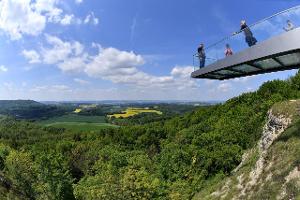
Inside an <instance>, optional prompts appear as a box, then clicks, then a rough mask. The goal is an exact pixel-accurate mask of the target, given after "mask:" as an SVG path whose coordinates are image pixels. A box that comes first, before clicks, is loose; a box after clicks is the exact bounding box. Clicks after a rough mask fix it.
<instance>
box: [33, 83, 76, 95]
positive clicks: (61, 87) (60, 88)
mask: <svg viewBox="0 0 300 200" xmlns="http://www.w3.org/2000/svg"><path fill="white" fill-rule="evenodd" d="M45 91H47V92H51V93H56V92H72V89H71V88H70V87H69V86H67V85H41V86H35V87H33V88H31V89H30V92H45Z"/></svg>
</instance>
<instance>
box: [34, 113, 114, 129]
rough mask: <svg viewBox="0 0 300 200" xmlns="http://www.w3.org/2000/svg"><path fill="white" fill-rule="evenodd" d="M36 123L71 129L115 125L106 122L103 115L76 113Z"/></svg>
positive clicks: (99, 127)
mask: <svg viewBox="0 0 300 200" xmlns="http://www.w3.org/2000/svg"><path fill="white" fill-rule="evenodd" d="M38 123H39V124H41V125H44V126H52V127H56V128H66V129H69V130H73V131H96V130H99V129H103V128H107V127H116V126H115V125H112V124H109V123H106V122H105V117H104V116H82V115H76V114H68V115H63V116H60V117H53V118H50V119H48V120H43V121H39V122H38Z"/></svg>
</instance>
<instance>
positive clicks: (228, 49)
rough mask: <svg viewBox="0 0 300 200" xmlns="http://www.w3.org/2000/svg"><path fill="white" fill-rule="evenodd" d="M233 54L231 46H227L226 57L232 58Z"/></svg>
mask: <svg viewBox="0 0 300 200" xmlns="http://www.w3.org/2000/svg"><path fill="white" fill-rule="evenodd" d="M232 54H233V51H232V49H231V48H230V45H229V44H226V49H225V56H231V55H232Z"/></svg>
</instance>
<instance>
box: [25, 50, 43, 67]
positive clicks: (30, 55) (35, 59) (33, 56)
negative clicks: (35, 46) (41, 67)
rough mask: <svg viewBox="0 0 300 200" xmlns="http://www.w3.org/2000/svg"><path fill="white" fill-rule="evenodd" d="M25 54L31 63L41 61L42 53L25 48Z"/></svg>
mask: <svg viewBox="0 0 300 200" xmlns="http://www.w3.org/2000/svg"><path fill="white" fill-rule="evenodd" d="M22 54H23V56H24V57H25V58H26V59H27V60H28V61H29V63H30V64H35V63H40V62H41V61H40V55H39V54H38V53H37V52H36V51H34V50H29V51H27V50H23V51H22Z"/></svg>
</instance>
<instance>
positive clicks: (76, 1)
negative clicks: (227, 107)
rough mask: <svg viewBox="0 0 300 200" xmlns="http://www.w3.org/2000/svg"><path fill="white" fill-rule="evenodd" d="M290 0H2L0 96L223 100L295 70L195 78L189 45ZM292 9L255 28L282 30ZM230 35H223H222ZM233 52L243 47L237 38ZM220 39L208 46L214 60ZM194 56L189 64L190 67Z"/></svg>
mask: <svg viewBox="0 0 300 200" xmlns="http://www.w3.org/2000/svg"><path fill="white" fill-rule="evenodd" d="M299 4H300V1H294V0H251V1H247V2H246V1H241V0H226V1H224V0H201V1H199V0H176V1H174V0H0V99H33V100H37V101H47V100H50V101H63V100H77V101H80V100H190V101H224V100H227V99H229V98H232V97H234V96H237V95H240V94H242V93H245V92H249V91H254V90H256V89H258V88H259V86H260V85H261V84H262V83H264V82H265V81H268V80H274V79H287V78H289V77H290V76H292V75H294V74H295V73H296V72H297V71H296V70H291V71H285V72H277V73H271V74H265V75H258V76H251V77H246V78H240V79H233V80H228V81H212V80H195V79H191V78H190V74H191V72H192V71H193V70H194V66H193V65H194V64H193V57H192V55H193V54H194V53H195V52H196V49H197V46H198V45H199V44H200V43H204V44H205V45H206V46H209V45H210V44H213V43H215V42H216V41H219V40H220V39H222V38H224V37H225V36H228V35H230V34H231V33H233V32H234V31H237V30H238V29H239V23H240V20H241V19H246V20H247V23H248V24H252V23H255V22H257V21H259V20H261V19H263V18H266V17H268V16H271V15H273V14H275V13H277V12H280V11H282V10H285V9H287V8H290V7H293V6H297V5H299ZM299 10H300V9H298V10H295V12H294V13H289V14H285V15H283V16H279V17H277V18H274V19H272V20H271V21H267V22H264V23H261V24H259V25H257V26H256V27H254V28H253V32H254V34H255V36H256V37H257V39H258V41H263V40H265V39H267V38H269V37H271V36H273V35H276V34H280V33H281V32H282V31H283V30H282V27H283V26H284V22H285V21H286V19H287V18H291V19H292V20H293V22H294V24H295V25H296V26H299V25H300V11H299ZM226 42H228V41H226ZM229 42H230V43H231V45H232V47H233V50H234V52H237V51H239V50H242V49H244V48H246V44H245V42H244V39H243V38H242V37H241V36H237V37H235V38H233V39H231V40H230V41H229ZM224 46H225V43H221V44H219V45H217V46H214V47H212V48H210V49H208V50H207V55H208V57H211V58H214V59H215V58H221V57H222V56H223V55H222V54H223V52H224ZM197 62H198V61H197V60H196V61H195V63H196V64H197Z"/></svg>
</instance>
